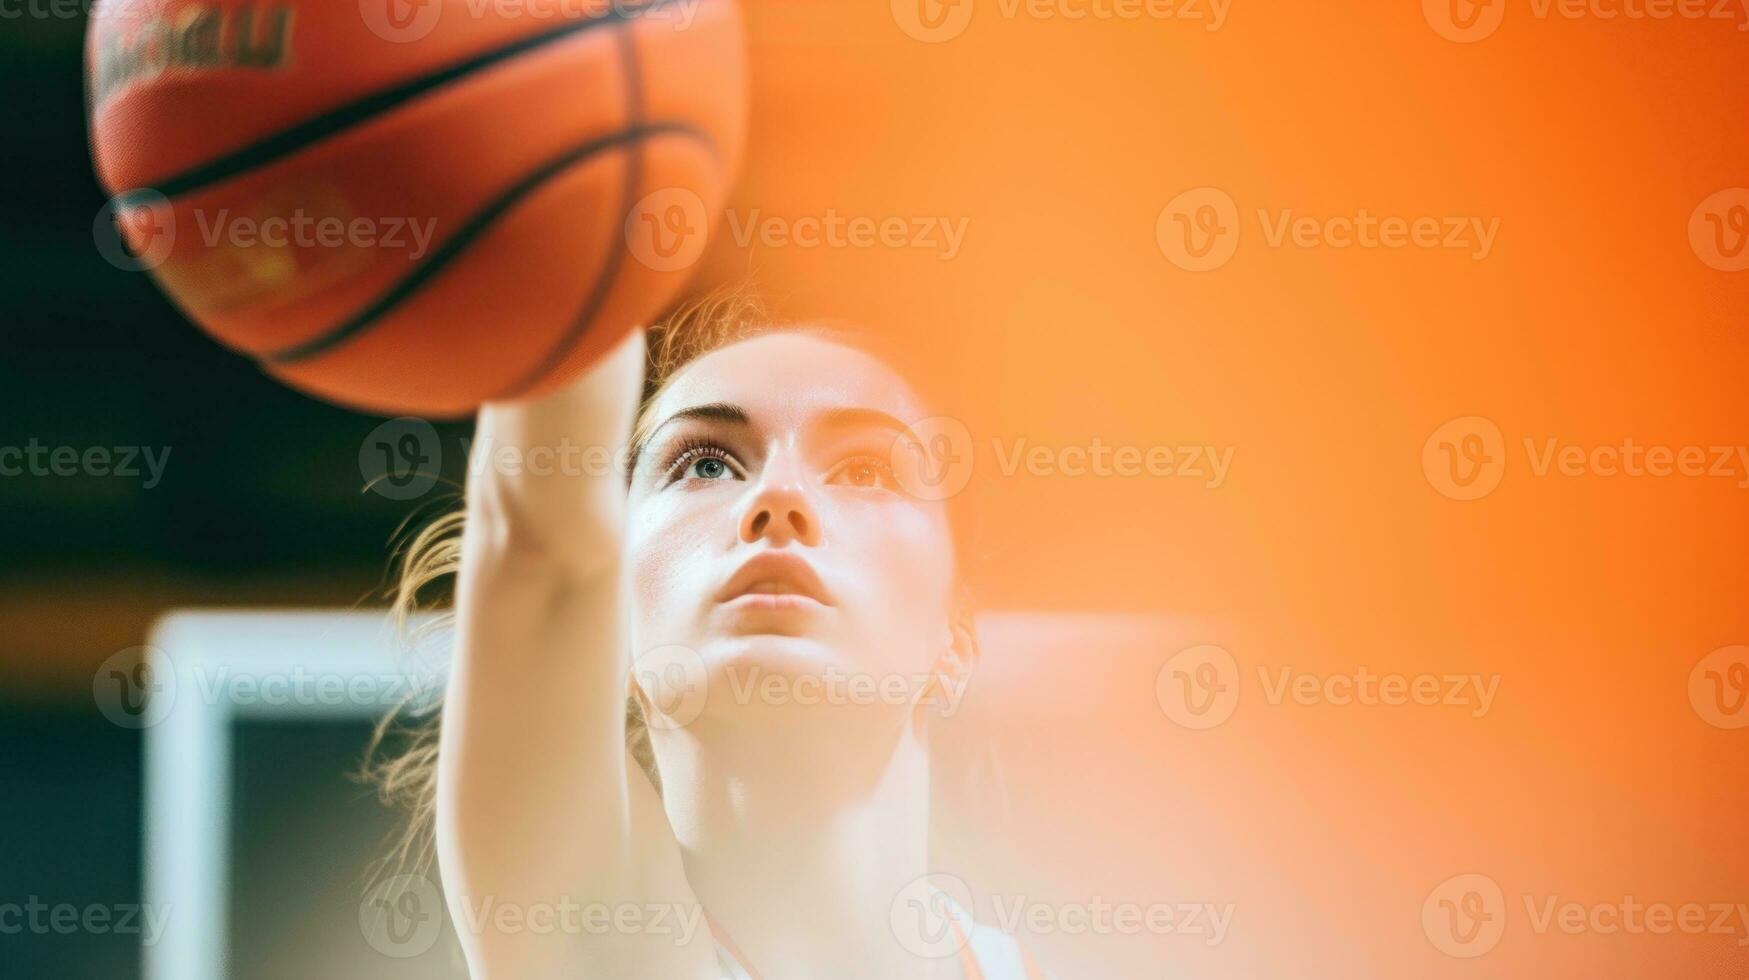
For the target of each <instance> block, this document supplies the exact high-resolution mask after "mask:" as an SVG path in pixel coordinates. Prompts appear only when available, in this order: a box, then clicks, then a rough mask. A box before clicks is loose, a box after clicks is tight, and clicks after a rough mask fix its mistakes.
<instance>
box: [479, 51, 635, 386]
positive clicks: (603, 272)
mask: <svg viewBox="0 0 1749 980" xmlns="http://www.w3.org/2000/svg"><path fill="white" fill-rule="evenodd" d="M619 48H620V64H621V65H622V66H623V73H624V75H625V86H626V123H627V125H630V126H633V127H637V126H642V125H643V122H644V111H645V109H644V78H643V68H642V67H641V66H640V64H639V62H638V44H637V38H636V37H635V36H634V35H633V34H632V32H631V31H628V30H621V31H620V32H619ZM643 181H644V144H643V141H642V140H640V141H638V142H636V143H633V144H632V145H631V148H630V150H629V151H628V154H627V159H626V173H625V180H624V181H622V182H621V184H620V188H621V189H620V197H619V215H620V218H619V222H618V223H617V224H616V225H614V226H613V227H611V228H609V229H608V231H609V235H608V240H607V258H606V260H605V261H603V262H602V263H601V268H600V269H599V270H597V271H596V273H595V282H594V283H593V284H592V285H591V286H590V287H589V295H588V298H587V299H585V300H584V302H583V307H582V309H581V310H579V311H578V312H577V315H576V316H575V317H573V318H572V319H571V323H570V325H569V326H567V327H566V328H565V332H564V333H563V334H561V335H560V336H559V339H558V340H557V341H555V342H554V343H553V344H552V346H550V347H548V348H547V352H546V354H545V355H543V356H542V357H541V359H540V360H539V361H538V362H536V363H535V366H534V367H533V368H531V369H530V370H528V371H527V372H525V373H524V374H523V375H522V377H521V378H520V379H518V380H517V381H516V383H515V384H512V385H510V386H509V387H507V388H505V389H504V390H503V391H501V392H500V393H499V394H497V395H494V396H492V397H491V398H490V399H488V400H490V401H507V400H511V399H514V398H516V397H517V396H518V395H521V394H523V393H524V392H526V391H527V390H528V389H530V388H532V387H534V386H535V385H537V384H539V383H540V382H541V381H542V380H543V379H544V378H546V376H547V374H548V373H550V372H551V371H552V370H553V369H554V368H555V367H557V366H558V365H559V364H560V363H562V362H563V361H564V360H565V358H567V357H569V356H570V354H571V351H572V350H574V349H576V347H577V343H578V342H579V341H581V340H582V339H583V337H584V335H585V334H587V333H588V332H589V327H590V326H592V325H593V324H594V323H595V318H596V317H597V316H599V315H600V313H601V308H602V307H603V306H605V305H606V304H607V297H608V296H609V294H611V293H612V292H613V287H614V284H615V283H617V282H618V281H619V269H620V266H621V265H623V264H624V262H625V251H626V250H625V249H624V248H622V247H620V246H621V245H623V244H625V243H624V236H625V225H626V221H627V220H629V219H630V217H631V211H632V204H633V203H634V202H635V201H636V200H637V193H638V188H639V187H641V186H642V185H643ZM616 239H617V240H616Z"/></svg>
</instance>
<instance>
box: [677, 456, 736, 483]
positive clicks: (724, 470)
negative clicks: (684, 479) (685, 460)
mask: <svg viewBox="0 0 1749 980" xmlns="http://www.w3.org/2000/svg"><path fill="white" fill-rule="evenodd" d="M686 469H687V473H686V475H687V476H695V477H697V478H699V479H701V480H721V479H722V478H723V477H725V476H728V475H729V464H728V463H725V462H723V461H722V460H720V459H718V458H717V457H715V456H704V457H701V458H700V459H697V460H694V461H693V463H692V465H691V466H688V467H687V468H686Z"/></svg>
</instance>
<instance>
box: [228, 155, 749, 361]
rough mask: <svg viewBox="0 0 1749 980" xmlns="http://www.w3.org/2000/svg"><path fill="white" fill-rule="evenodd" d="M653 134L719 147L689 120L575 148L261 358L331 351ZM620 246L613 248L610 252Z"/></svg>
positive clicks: (295, 357) (292, 357)
mask: <svg viewBox="0 0 1749 980" xmlns="http://www.w3.org/2000/svg"><path fill="white" fill-rule="evenodd" d="M653 136H686V137H690V138H691V139H693V140H696V141H698V142H699V143H702V144H704V145H705V146H706V147H707V148H709V149H710V151H711V152H712V153H713V154H714V153H715V152H716V144H715V143H714V142H713V141H712V140H711V138H710V136H709V135H708V134H706V133H704V132H703V131H702V130H699V129H696V128H694V127H692V126H690V125H687V124H685V123H672V122H670V123H655V124H651V125H645V126H634V127H631V128H629V129H625V130H621V131H620V132H617V133H614V134H612V135H609V136H603V137H597V138H595V139H592V140H590V141H589V142H587V143H584V144H582V145H580V146H577V147H573V148H572V149H570V150H568V151H566V152H565V153H562V154H560V155H559V156H557V157H555V158H553V159H552V160H549V161H548V162H547V163H545V164H543V165H541V166H540V167H539V168H537V169H535V170H534V171H532V172H531V173H529V174H528V175H527V176H525V177H523V178H522V179H521V180H518V181H517V182H516V183H514V184H512V185H511V186H510V187H509V188H508V189H507V190H505V191H504V193H502V194H500V195H498V197H496V198H494V199H493V200H492V202H491V203H489V204H487V205H486V206H485V207H484V208H482V209H481V210H480V211H478V212H476V213H475V214H474V216H473V217H471V218H469V219H468V220H467V222H466V223H465V224H463V225H462V227H461V229H460V230H459V231H457V232H456V233H455V234H454V235H451V236H450V237H449V238H447V239H445V240H444V242H443V244H442V245H439V246H438V247H437V249H436V250H435V251H433V252H432V253H431V257H430V258H429V259H427V260H426V261H424V262H422V263H420V264H419V265H418V266H415V267H414V269H413V271H412V272H410V273H408V274H407V275H406V276H405V277H403V278H402V279H401V280H400V281H399V282H397V283H395V284H394V285H393V286H391V287H389V290H388V291H387V292H386V293H384V294H383V295H382V296H380V297H378V298H377V299H376V300H374V301H372V302H371V303H370V304H369V305H368V306H366V307H365V308H364V309H363V310H361V311H359V312H358V313H356V314H354V315H353V316H352V317H351V318H350V319H348V320H346V321H345V322H343V323H341V324H339V325H338V326H336V327H334V328H333V329H330V330H327V331H325V332H323V333H321V334H319V335H318V336H316V337H314V338H311V339H309V340H305V341H300V342H299V343H297V344H294V345H292V346H290V347H285V348H282V349H279V350H274V351H264V352H260V353H257V354H256V355H255V357H256V359H257V360H259V361H261V362H262V363H264V364H291V363H294V362H297V361H301V360H304V359H306V358H310V357H313V356H315V355H317V354H320V353H323V352H325V351H327V350H330V349H332V348H333V347H335V346H337V345H339V344H341V343H343V342H345V341H346V340H348V339H350V338H352V337H354V336H356V335H358V334H360V333H362V332H364V331H365V330H366V329H367V328H369V327H370V326H372V325H373V324H374V323H375V321H376V320H377V319H379V318H380V317H382V316H384V315H386V314H388V313H389V312H391V311H392V310H394V308H395V307H397V306H399V305H400V304H402V303H403V302H405V301H406V300H407V299H408V298H409V297H411V296H412V295H413V294H414V293H416V292H418V291H419V289H420V288H421V287H422V286H424V285H425V284H426V283H428V282H430V281H431V280H432V279H434V278H436V276H437V274H438V273H440V272H442V271H443V270H444V268H445V267H447V266H448V265H449V264H450V263H451V262H453V261H455V259H456V258H457V257H458V256H460V255H461V254H462V253H463V252H465V251H466V250H467V249H468V247H469V246H471V245H472V244H473V243H474V242H475V241H476V240H477V239H479V237H480V236H481V235H483V234H485V232H486V231H487V230H488V229H489V228H490V227H491V226H492V225H493V224H495V223H496V222H497V221H498V219H499V218H501V217H503V216H504V214H505V212H507V211H509V210H510V209H511V208H512V207H515V206H516V204H517V203H518V202H519V201H521V200H522V199H523V198H524V197H527V196H528V195H529V194H531V193H533V192H534V191H535V190H537V189H539V188H540V187H541V186H542V185H543V184H546V183H547V182H548V181H550V180H552V179H553V178H555V177H557V176H559V175H560V174H561V173H563V172H564V171H565V170H567V169H569V168H570V167H572V166H574V165H576V164H578V163H582V162H583V161H585V160H588V159H589V158H590V157H593V156H596V155H598V154H601V153H605V152H607V151H609V150H613V149H617V148H619V147H623V146H627V145H635V144H636V143H638V142H639V141H642V140H645V139H649V138H650V137H653ZM617 251H618V250H616V249H609V255H610V257H611V256H612V255H614V254H615V253H616V252H617Z"/></svg>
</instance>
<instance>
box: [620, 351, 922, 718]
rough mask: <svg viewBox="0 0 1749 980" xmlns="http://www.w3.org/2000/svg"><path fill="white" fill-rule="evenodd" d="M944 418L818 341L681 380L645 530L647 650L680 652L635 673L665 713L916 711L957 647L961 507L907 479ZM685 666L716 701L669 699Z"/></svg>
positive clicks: (637, 534) (643, 511)
mask: <svg viewBox="0 0 1749 980" xmlns="http://www.w3.org/2000/svg"><path fill="white" fill-rule="evenodd" d="M925 414H926V413H925V412H924V410H923V407H922V405H921V404H920V403H919V401H918V399H917V398H916V397H915V395H914V394H913V393H912V392H911V391H910V389H909V387H908V386H907V385H906V384H905V383H904V382H903V381H902V380H901V379H900V378H899V376H898V375H897V374H895V373H894V372H893V371H892V370H891V369H890V368H888V367H887V366H886V365H885V364H883V363H882V362H881V361H879V360H877V359H876V358H874V357H872V356H870V355H868V354H865V353H863V352H861V351H858V350H855V349H853V348H849V347H845V346H842V345H840V344H836V343H833V342H831V341H828V340H824V339H821V338H818V337H812V336H808V335H805V334H796V333H788V334H772V335H767V336H764V337H759V338H755V339H752V340H747V341H743V342H741V343H737V344H734V345H732V346H729V347H725V348H722V349H720V350H717V351H714V352H712V353H710V354H707V355H705V356H704V357H701V358H699V359H697V360H695V361H693V362H692V363H690V364H689V365H687V366H686V367H685V368H683V369H682V370H681V371H680V372H679V374H678V375H677V376H676V377H675V378H674V380H673V382H672V383H671V384H670V385H669V386H668V387H667V389H666V390H665V391H664V392H663V393H662V395H661V396H660V397H659V398H658V399H657V401H656V402H655V404H654V405H653V406H652V407H651V410H650V414H649V420H650V425H651V428H650V430H649V431H650V436H649V438H648V440H647V441H646V443H645V444H644V446H643V447H641V451H640V453H639V455H638V458H637V460H636V463H635V468H634V470H633V473H632V485H631V495H630V501H629V508H628V513H627V522H626V527H627V542H626V546H627V572H628V575H629V576H630V593H631V599H632V602H633V604H634V610H633V620H634V623H635V624H636V625H635V628H636V631H637V634H636V637H635V639H636V646H635V647H634V650H635V651H637V652H639V653H643V652H645V651H650V650H652V649H656V648H666V649H665V650H664V652H663V653H662V654H660V655H659V656H656V657H652V658H651V659H648V660H640V661H639V663H638V665H637V669H635V670H634V677H636V679H637V682H638V683H639V684H640V685H642V686H643V688H644V693H645V696H646V698H647V699H648V700H649V701H650V702H651V703H653V704H655V705H656V706H657V713H658V714H663V713H672V714H674V716H675V717H674V720H675V721H677V722H679V723H685V722H687V721H688V720H689V719H688V718H686V717H685V713H687V712H690V713H693V714H696V713H698V712H700V711H702V712H707V713H708V715H709V716H710V717H716V718H725V717H730V714H729V713H731V712H745V711H749V710H752V711H759V710H761V709H766V708H782V707H786V706H788V707H796V708H809V707H825V708H831V707H836V706H840V705H842V706H850V707H872V708H879V707H882V706H887V707H891V708H893V709H895V710H894V711H893V712H892V713H891V714H890V715H889V714H888V713H887V712H878V711H877V712H876V713H875V715H876V716H879V717H893V718H897V717H902V716H903V715H904V714H905V713H906V712H905V711H904V710H903V709H906V708H907V705H908V704H909V702H910V701H911V700H914V697H915V694H916V692H917V690H918V689H920V688H921V687H923V686H924V685H925V683H926V682H927V681H928V680H929V679H930V677H931V674H932V672H933V671H936V670H938V669H940V668H941V664H940V663H939V662H938V661H939V660H940V659H941V658H942V657H943V655H944V653H947V652H948V651H949V648H950V646H951V645H952V644H953V642H954V640H955V637H954V634H953V631H952V630H950V628H949V624H950V622H951V611H952V596H953V583H954V577H955V569H954V555H953V547H952V538H951V535H950V534H949V529H948V523H947V518H946V514H945V511H944V508H943V506H942V505H941V504H940V503H939V502H935V501H930V500H924V499H920V498H919V497H916V496H913V495H912V494H909V493H907V492H906V491H905V490H904V489H903V488H902V487H901V486H900V483H899V479H898V478H896V477H895V474H894V467H893V461H894V460H895V458H896V457H895V453H894V447H895V443H896V442H898V441H899V440H901V439H902V438H905V430H906V427H907V426H909V425H912V424H913V423H915V422H917V421H919V420H920V419H922V418H924V417H925ZM901 476H902V474H901ZM653 665H654V669H652V666H653ZM676 667H679V668H683V669H685V670H687V671H689V672H690V673H691V674H693V675H694V676H693V679H692V680H690V681H689V682H688V683H689V684H694V685H696V684H697V683H698V680H699V678H698V677H697V675H698V674H699V673H700V672H702V675H703V676H702V680H703V682H704V687H705V697H704V699H703V700H702V701H701V700H700V699H699V698H697V697H692V698H683V699H682V700H683V701H684V702H685V704H684V705H683V706H678V707H677V706H676V705H677V703H673V704H671V703H667V702H666V701H665V699H668V701H672V699H673V697H674V695H675V691H674V690H673V689H672V676H673V675H672V672H673V670H674V669H675V668H676ZM664 671H666V672H668V673H669V675H670V681H669V684H668V687H667V688H666V689H664V688H663V682H662V681H661V680H660V679H659V677H657V675H658V674H660V673H663V672H664ZM653 688H654V689H653ZM693 693H694V694H695V695H696V694H697V693H698V692H693ZM671 708H673V709H675V710H673V711H672V712H671V711H670V709H671ZM652 722H653V723H654V722H656V719H652Z"/></svg>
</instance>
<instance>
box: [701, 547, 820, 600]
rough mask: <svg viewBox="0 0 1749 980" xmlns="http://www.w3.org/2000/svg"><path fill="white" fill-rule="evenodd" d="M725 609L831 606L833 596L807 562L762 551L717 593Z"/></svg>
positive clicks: (786, 555) (796, 556) (781, 552)
mask: <svg viewBox="0 0 1749 980" xmlns="http://www.w3.org/2000/svg"><path fill="white" fill-rule="evenodd" d="M716 598H717V601H718V602H720V603H723V604H725V605H733V604H736V603H742V604H744V606H743V608H771V609H789V608H796V609H800V608H805V607H806V606H829V605H831V604H832V596H831V593H829V592H827V591H826V586H825V583H823V582H821V581H820V576H819V575H818V574H817V573H816V572H815V571H814V567H813V566H812V565H810V564H808V561H807V559H805V558H803V557H801V556H800V555H796V554H792V553H790V552H784V551H769V550H768V551H762V552H760V553H759V554H757V555H754V556H753V557H752V558H749V559H748V560H747V561H746V562H744V563H742V565H741V567H740V568H737V569H736V570H735V573H734V574H733V575H731V576H729V579H728V581H727V582H724V583H723V587H722V588H721V589H719V590H718V592H717V596H716Z"/></svg>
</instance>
